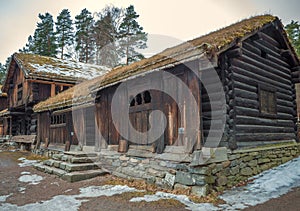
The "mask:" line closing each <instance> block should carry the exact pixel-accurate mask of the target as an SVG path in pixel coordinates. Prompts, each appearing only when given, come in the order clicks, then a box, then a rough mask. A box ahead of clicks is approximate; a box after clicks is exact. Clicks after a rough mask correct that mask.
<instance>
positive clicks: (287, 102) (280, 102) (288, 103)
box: [277, 99, 294, 108]
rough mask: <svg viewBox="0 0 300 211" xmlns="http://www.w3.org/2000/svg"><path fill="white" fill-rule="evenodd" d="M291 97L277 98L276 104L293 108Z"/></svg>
mask: <svg viewBox="0 0 300 211" xmlns="http://www.w3.org/2000/svg"><path fill="white" fill-rule="evenodd" d="M291 100H292V99H290V100H282V99H277V104H278V105H281V106H286V107H290V108H293V106H294V103H293V102H291Z"/></svg>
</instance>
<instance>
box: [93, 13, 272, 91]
mask: <svg viewBox="0 0 300 211" xmlns="http://www.w3.org/2000/svg"><path fill="white" fill-rule="evenodd" d="M275 19H276V17H274V16H271V15H261V16H256V17H252V18H249V19H246V20H243V21H241V22H238V23H235V24H232V25H230V26H228V27H225V28H223V29H220V30H217V31H215V32H212V33H209V34H207V35H204V36H201V37H199V38H196V39H193V40H190V41H188V42H185V43H183V44H180V45H177V46H175V47H173V48H168V49H166V50H164V51H163V52H161V53H159V54H157V55H154V56H152V57H150V58H148V59H143V60H141V61H139V62H135V63H132V64H131V65H128V66H124V67H118V68H115V69H113V70H112V71H110V72H108V73H107V74H105V75H104V77H103V78H101V81H100V82H99V84H98V85H97V86H95V87H93V89H101V87H104V86H107V85H109V84H112V83H114V82H117V81H120V80H122V79H126V78H128V77H129V76H133V75H136V74H137V73H143V72H146V71H148V70H153V69H155V68H159V67H162V66H165V65H168V64H172V63H174V61H180V60H184V59H186V58H189V57H191V55H195V54H199V50H200V51H202V52H203V51H205V52H207V53H208V54H210V53H215V52H218V51H221V50H222V49H223V48H225V47H226V46H227V45H229V44H231V43H232V42H234V41H235V40H237V39H239V38H242V37H244V36H246V35H247V34H250V33H252V32H254V31H256V30H257V29H259V28H261V27H263V26H264V25H266V24H268V23H271V22H272V21H274V20H275ZM188 49H190V51H188Z"/></svg>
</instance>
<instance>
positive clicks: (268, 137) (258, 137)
mask: <svg viewBox="0 0 300 211" xmlns="http://www.w3.org/2000/svg"><path fill="white" fill-rule="evenodd" d="M295 138H296V136H295V133H259V134H257V133H242V134H240V133H238V134H236V141H241V142H244V141H245V142H252V141H275V140H290V139H295Z"/></svg>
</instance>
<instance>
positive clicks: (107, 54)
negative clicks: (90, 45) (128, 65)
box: [94, 6, 123, 67]
mask: <svg viewBox="0 0 300 211" xmlns="http://www.w3.org/2000/svg"><path fill="white" fill-rule="evenodd" d="M122 13H123V10H122V9H120V8H117V7H114V6H107V7H106V8H105V9H104V10H103V11H102V12H101V13H98V16H99V17H100V19H99V20H98V21H97V22H96V23H95V26H94V39H95V45H96V64H98V65H104V66H107V67H115V66H116V65H117V64H118V63H119V57H118V55H117V46H116V40H117V30H118V26H119V24H120V22H121V21H120V20H121V16H122Z"/></svg>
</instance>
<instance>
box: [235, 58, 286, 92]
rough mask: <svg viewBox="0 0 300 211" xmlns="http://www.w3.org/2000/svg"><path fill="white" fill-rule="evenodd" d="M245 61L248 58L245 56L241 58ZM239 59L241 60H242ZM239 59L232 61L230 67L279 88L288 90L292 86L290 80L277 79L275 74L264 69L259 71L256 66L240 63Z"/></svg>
mask: <svg viewBox="0 0 300 211" xmlns="http://www.w3.org/2000/svg"><path fill="white" fill-rule="evenodd" d="M242 58H244V60H245V61H247V60H248V59H249V58H246V56H243V57H242ZM242 58H241V59H242ZM241 59H233V61H232V66H234V67H238V68H240V71H242V70H244V71H246V72H251V73H253V75H252V77H254V78H256V79H258V80H264V81H265V82H268V83H271V84H273V85H275V86H281V87H283V88H284V87H286V88H290V87H291V85H292V82H291V80H290V79H289V80H288V79H285V78H282V77H279V76H278V75H276V74H273V73H270V72H268V71H266V70H265V69H261V68H259V67H258V66H254V65H252V64H249V63H248V62H245V61H242V60H241Z"/></svg>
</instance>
